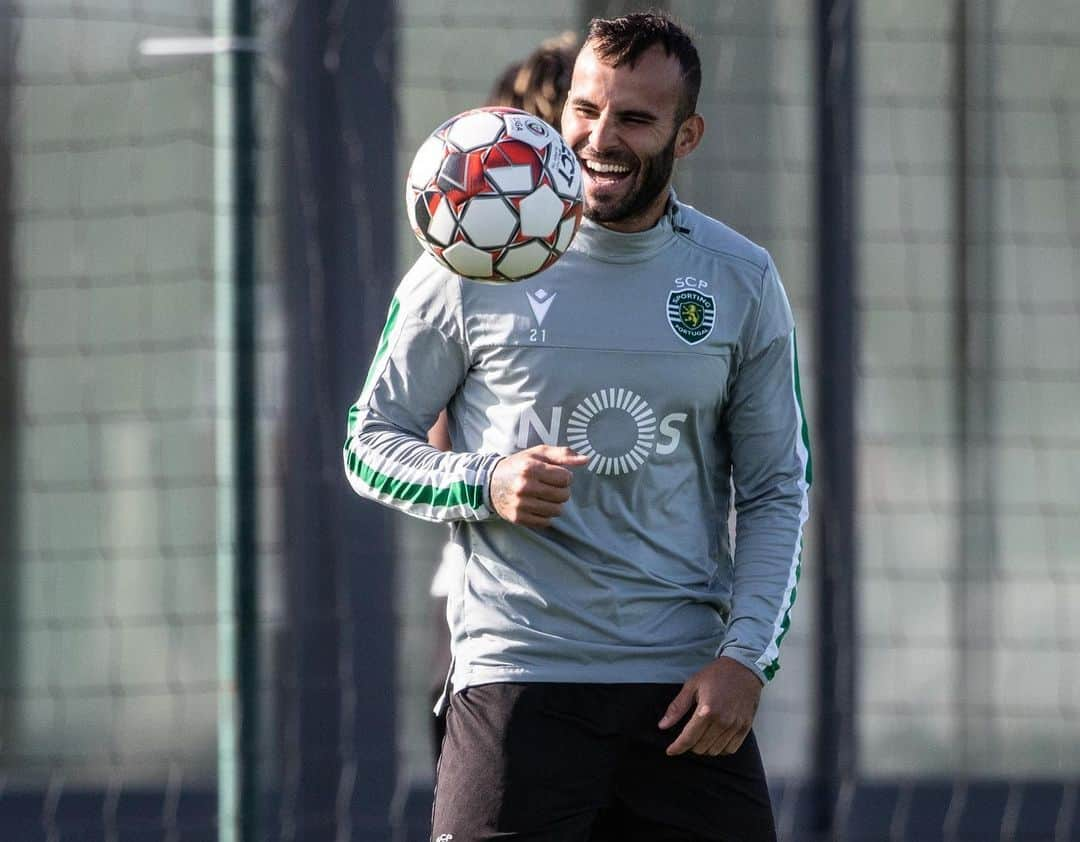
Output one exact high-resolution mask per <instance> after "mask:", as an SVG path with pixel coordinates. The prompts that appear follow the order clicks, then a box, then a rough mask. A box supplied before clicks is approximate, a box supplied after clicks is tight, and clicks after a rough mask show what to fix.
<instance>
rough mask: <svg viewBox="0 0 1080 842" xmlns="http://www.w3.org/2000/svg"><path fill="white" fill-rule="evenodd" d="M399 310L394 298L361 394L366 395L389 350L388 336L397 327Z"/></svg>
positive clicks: (395, 297)
mask: <svg viewBox="0 0 1080 842" xmlns="http://www.w3.org/2000/svg"><path fill="white" fill-rule="evenodd" d="M400 310H401V302H400V301H398V299H397V296H394V299H393V301H391V302H390V311H389V312H388V313H387V314H386V324H385V325H383V329H382V334H381V335H380V336H379V346H378V348H376V349H375V358H374V359H373V360H372V361H371V365H370V366H369V367H368V373H367V378H366V379H365V380H364V388H363V389H362V390H361V394H365V395H366V394H367V390H368V387H369V386H370V385H371V382H372V381H373V380H374V379H375V375H376V372H377V371H378V370H379V366H380V365H381V364H382V361H383V358H385V357H386V352H387V350H389V348H390V336H391V334H393V332H394V327H395V326H396V325H397V317H398V312H399V311H400Z"/></svg>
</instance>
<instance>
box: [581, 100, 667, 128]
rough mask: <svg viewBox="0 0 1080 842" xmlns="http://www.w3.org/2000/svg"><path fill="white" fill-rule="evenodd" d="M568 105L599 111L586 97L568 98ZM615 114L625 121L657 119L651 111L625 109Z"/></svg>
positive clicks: (651, 120)
mask: <svg viewBox="0 0 1080 842" xmlns="http://www.w3.org/2000/svg"><path fill="white" fill-rule="evenodd" d="M570 104H571V105H573V106H579V107H583V108H592V109H594V110H599V109H597V108H596V103H594V102H593V101H592V100H590V99H589V98H588V97H583V96H575V97H571V98H570ZM615 113H616V115H617V116H618V117H619V118H620V119H622V120H625V119H627V118H631V119H635V120H647V121H649V122H654V121H656V120H657V119H659V118H658V117H657V115H656V114H654V113H653V112H652V111H641V110H638V109H634V108H626V109H623V110H620V111H617V112H615Z"/></svg>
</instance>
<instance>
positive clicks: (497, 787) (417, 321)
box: [344, 14, 810, 842]
mask: <svg viewBox="0 0 1080 842" xmlns="http://www.w3.org/2000/svg"><path fill="white" fill-rule="evenodd" d="M700 83H701V67H700V63H699V59H698V54H697V50H696V49H695V47H694V45H693V43H692V41H691V40H690V38H689V37H688V36H687V34H686V33H685V32H684V31H683V30H682V29H681V28H680V27H678V26H677V25H676V24H675V23H673V22H672V21H671V20H670V19H668V18H667V17H665V16H662V15H655V14H634V15H628V16H626V17H623V18H617V19H614V20H594V21H593V22H592V24H591V25H590V28H589V32H588V36H587V39H586V42H585V45H584V47H583V49H582V50H581V53H580V55H579V56H578V59H577V62H576V65H575V69H574V74H573V81H572V84H571V91H570V96H569V98H568V101H567V105H566V108H565V110H564V112H563V134H564V137H565V139H566V140H567V142H568V143H569V144H570V145H571V146H572V148H573V149H574V151H575V152H576V154H577V156H578V158H579V159H580V161H581V163H582V167H583V169H584V176H583V179H584V195H585V216H586V220H585V222H584V223H583V224H582V227H581V230H580V231H579V233H578V235H577V237H576V239H575V241H574V243H573V244H572V246H571V248H570V249H569V250H568V251H567V252H566V254H565V255H563V257H562V258H561V259H560V260H559V261H558V262H557V263H556V264H555V265H554V266H552V267H551V268H550V269H548V270H546V271H545V272H542V273H540V274H539V275H536V276H534V277H533V278H530V279H528V280H526V281H523V282H520V283H517V284H504V285H494V284H479V283H472V282H469V281H465V280H463V279H461V278H458V277H456V276H454V275H452V274H450V273H449V272H448V271H447V270H446V269H443V268H442V267H441V266H439V265H438V264H436V263H435V261H434V260H433V259H431V258H429V257H421V258H420V259H419V261H418V262H417V264H416V265H415V266H414V267H413V269H412V270H411V271H410V272H409V273H408V275H406V277H405V278H404V280H403V281H402V283H401V285H400V286H399V288H398V291H397V294H396V296H395V300H394V303H393V304H392V305H391V315H390V317H389V319H388V321H387V326H386V329H385V331H384V334H383V338H382V341H381V342H380V347H379V350H378V352H377V353H376V355H375V358H374V360H373V362H372V363H371V365H370V367H369V372H368V376H367V378H366V381H365V385H364V388H363V390H362V392H361V395H360V397H359V399H358V400H357V402H356V404H355V405H354V406H353V407H352V409H351V410H350V412H349V422H348V432H347V439H346V442H345V452H344V459H345V466H346V473H347V475H348V478H349V481H350V483H351V484H352V486H353V488H355V489H356V491H357V492H358V493H360V494H361V495H363V496H365V497H368V498H371V499H374V500H377V501H379V502H381V503H384V504H386V505H390V506H393V507H395V508H397V509H399V510H401V511H403V512H406V513H408V514H412V515H415V516H417V517H422V518H425V519H428V520H435V521H443V522H449V523H451V524H452V525H453V531H452V535H453V538H452V541H453V544H454V547H455V548H456V551H457V552H459V553H460V554H461V557H462V558H463V559H464V574H463V578H462V580H461V581H460V582H459V583H458V587H457V588H456V590H455V592H454V593H452V594H451V596H450V600H449V607H448V619H449V620H450V625H451V629H452V640H453V644H452V650H453V665H452V667H451V674H450V676H449V680H448V692H447V694H446V698H447V701H448V704H449V712H448V716H447V733H446V737H445V740H444V743H443V751H442V755H441V759H440V765H439V769H438V774H437V787H436V797H435V807H434V813H433V827H432V839H435V840H442V842H449V840H452V842H479V840H489V839H506V840H530V842H586V840H589V841H590V842H602V840H619V842H634V840H641V842H645V840H648V842H663V840H671V841H672V842H673V841H674V840H727V841H728V842H771V841H772V840H774V839H775V831H774V827H773V819H772V811H771V806H770V803H769V795H768V789H767V786H766V780H765V774H764V771H763V767H762V761H761V757H760V754H759V752H758V748H757V744H756V742H755V740H754V735H753V731H752V727H751V726H752V724H753V718H754V714H755V711H756V710H757V706H758V701H759V698H760V695H761V691H762V687H763V686H764V685H765V684H766V683H767V682H768V681H769V680H770V679H771V678H772V677H773V676H774V675H775V674H776V671H777V669H779V647H780V643H781V641H782V639H783V638H784V636H785V634H786V633H787V629H788V627H789V625H790V612H791V608H792V605H793V604H794V601H795V594H796V583H797V580H798V576H799V554H800V550H801V542H802V527H803V524H804V522H805V520H806V517H807V496H808V490H809V481H810V472H809V468H810V463H809V452H808V450H807V441H806V437H805V425H804V422H803V413H802V406H801V403H800V396H799V385H798V369H797V362H796V354H795V331H794V323H793V320H792V315H791V310H790V307H789V306H788V301H787V298H786V296H785V294H784V290H783V287H782V286H781V283H780V279H779V276H778V273H777V271H776V267H775V266H774V265H773V262H772V260H771V258H770V257H769V255H768V253H767V252H766V251H765V250H764V249H762V248H761V247H759V246H757V245H755V244H753V243H751V242H750V241H748V240H747V239H745V238H743V237H741V236H740V235H738V234H736V233H735V232H734V231H732V230H731V229H729V228H727V227H726V226H724V225H723V224H722V223H720V222H717V221H716V220H714V219H711V218H709V217H708V216H705V215H704V214H702V213H699V212H698V211H696V210H694V209H693V208H691V207H689V206H687V205H685V204H683V203H681V202H679V201H678V200H677V198H676V197H675V195H674V193H673V192H672V189H671V178H672V173H673V168H674V166H675V162H676V161H677V160H678V159H680V158H683V157H685V156H686V155H689V154H690V153H691V152H693V151H694V149H695V148H696V147H697V146H698V144H699V143H700V142H701V139H702V136H703V134H704V129H705V126H704V121H703V120H702V118H701V117H700V115H698V114H697V113H696V109H697V96H698V89H699V87H700ZM443 406H447V408H448V420H449V431H450V438H451V443H452V445H453V448H452V450H451V451H450V452H441V451H439V450H436V449H434V448H432V447H431V446H430V445H428V444H427V442H426V440H425V433H426V431H427V430H428V429H429V427H430V426H431V423H432V421H433V420H434V418H435V416H436V414H437V413H438V412H439V410H440V409H441V408H442V407H443ZM732 508H734V511H735V518H736V535H737V544H736V545H735V546H732V543H731V541H730V539H729V531H728V519H729V513H730V512H731V510H732Z"/></svg>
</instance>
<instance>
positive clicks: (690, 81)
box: [585, 11, 701, 123]
mask: <svg viewBox="0 0 1080 842" xmlns="http://www.w3.org/2000/svg"><path fill="white" fill-rule="evenodd" d="M585 43H586V44H588V45H591V46H592V48H593V50H594V51H595V52H596V55H597V56H599V57H600V58H601V59H603V60H604V61H605V62H607V63H608V64H610V65H611V66H612V67H619V66H620V65H623V64H629V65H630V66H631V67H633V66H634V65H635V64H636V63H637V60H638V59H639V58H640V57H641V54H642V53H644V52H645V51H646V50H648V49H649V48H650V47H652V46H654V45H656V44H660V45H661V46H662V47H663V48H664V51H665V52H666V53H667V54H668V55H669V56H675V58H677V59H678V60H679V66H680V67H681V68H682V79H683V97H682V102H681V103H679V107H678V108H676V112H675V114H676V117H677V118H678V121H679V122H680V123H681V122H682V121H683V120H685V119H686V118H687V117H689V116H690V115H691V114H693V113H694V112H695V111H697V100H698V93H699V92H700V91H701V59H700V58H699V57H698V51H697V47H695V46H694V42H693V40H692V39H691V37H690V35H689V34H688V33H687V31H686V30H685V29H683V27H681V26H680V25H679V24H678V23H676V22H675V20H674V19H673V18H672V17H670V16H669V15H668V14H666V13H665V12H660V11H649V12H634V13H632V14H629V15H624V16H623V17H619V18H593V19H592V20H591V21H590V22H589V31H588V35H586V36H585Z"/></svg>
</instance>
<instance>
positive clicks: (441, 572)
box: [428, 32, 580, 763]
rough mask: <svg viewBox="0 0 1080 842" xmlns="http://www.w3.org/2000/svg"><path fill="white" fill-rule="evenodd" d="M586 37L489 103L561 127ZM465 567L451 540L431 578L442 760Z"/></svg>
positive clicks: (522, 69) (434, 434)
mask: <svg viewBox="0 0 1080 842" xmlns="http://www.w3.org/2000/svg"><path fill="white" fill-rule="evenodd" d="M579 46H580V40H579V39H578V37H577V35H575V34H574V33H573V32H564V33H562V34H561V35H558V36H556V37H554V38H548V39H547V40H545V41H543V42H541V44H540V46H539V47H537V48H536V49H535V50H533V52H532V53H530V54H529V56H527V57H526V58H525V59H524V60H523V61H518V62H514V63H513V64H511V65H509V66H508V67H507V68H506V70H504V71H503V72H502V74H501V75H500V76H499V78H498V79H497V80H496V81H495V85H494V87H492V89H491V93H490V94H489V95H488V98H487V102H486V103H485V105H501V106H506V107H509V108H520V109H521V110H522V111H528V112H530V113H531V114H535V115H536V116H537V117H540V118H541V119H543V120H546V121H547V122H548V123H550V124H551V125H552V126H554V127H555V128H556V130H559V131H561V130H562V112H563V104H564V103H565V102H566V93H567V91H569V90H570V76H571V74H572V73H573V70H574V59H575V58H576V57H577V51H578V47H579ZM428 441H429V442H430V443H431V444H432V445H434V446H435V447H437V448H439V449H440V450H450V431H449V430H448V429H447V424H446V410H445V409H444V410H443V411H442V412H440V413H439V417H438V419H437V420H436V421H435V426H433V427H432V428H431V430H430V431H429V432H428ZM464 571H465V557H464V556H463V555H462V553H461V551H460V549H459V548H458V547H457V546H456V545H455V544H454V543H453V542H452V541H448V542H447V543H446V544H445V545H444V546H443V551H442V558H441V560H440V561H439V565H438V567H437V568H436V569H435V575H434V577H433V578H432V580H431V596H432V597H433V600H434V602H433V605H432V614H431V627H432V630H433V643H434V646H433V650H432V652H433V655H432V668H431V671H432V685H431V702H432V706H433V707H434V708H435V710H436V711H437V713H435V715H434V717H433V719H432V749H433V755H434V758H435V762H436V763H438V760H439V752H440V751H441V750H442V741H443V736H444V735H445V734H446V707H445V705H444V706H439V705H438V704H437V702H438V700H439V698H441V696H442V694H443V692H444V691H445V689H446V682H447V679H448V676H449V674H450V663H451V657H450V627H449V625H448V622H447V616H446V607H447V605H446V604H447V597H448V595H449V594H450V593H451V591H452V590H455V589H456V588H457V587H458V586H459V584H460V582H461V577H462V574H463V573H464Z"/></svg>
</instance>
